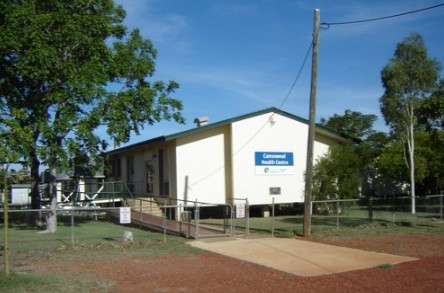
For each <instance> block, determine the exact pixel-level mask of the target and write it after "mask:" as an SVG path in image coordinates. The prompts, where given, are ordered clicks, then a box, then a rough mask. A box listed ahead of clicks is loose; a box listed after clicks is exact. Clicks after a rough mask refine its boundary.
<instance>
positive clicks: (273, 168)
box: [254, 152, 294, 175]
mask: <svg viewBox="0 0 444 293" xmlns="http://www.w3.org/2000/svg"><path fill="white" fill-rule="evenodd" d="M254 158H255V166H256V174H262V175H267V174H294V160H293V153H291V152H255V153H254Z"/></svg>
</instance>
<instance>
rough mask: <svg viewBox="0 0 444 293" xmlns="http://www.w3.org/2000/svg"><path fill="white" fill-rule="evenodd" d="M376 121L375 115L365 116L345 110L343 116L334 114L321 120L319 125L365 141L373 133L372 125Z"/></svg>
mask: <svg viewBox="0 0 444 293" xmlns="http://www.w3.org/2000/svg"><path fill="white" fill-rule="evenodd" d="M376 119H377V117H376V115H372V114H370V115H365V114H362V113H360V112H356V111H352V110H350V109H347V110H345V112H344V115H338V114H334V115H333V116H332V117H330V118H329V119H328V120H326V119H324V118H321V124H322V125H324V126H326V127H328V128H331V129H334V130H336V131H338V132H340V133H344V134H347V135H349V136H351V137H355V138H359V139H365V138H366V137H368V136H369V135H372V134H373V133H375V131H374V130H373V123H374V122H375V121H376Z"/></svg>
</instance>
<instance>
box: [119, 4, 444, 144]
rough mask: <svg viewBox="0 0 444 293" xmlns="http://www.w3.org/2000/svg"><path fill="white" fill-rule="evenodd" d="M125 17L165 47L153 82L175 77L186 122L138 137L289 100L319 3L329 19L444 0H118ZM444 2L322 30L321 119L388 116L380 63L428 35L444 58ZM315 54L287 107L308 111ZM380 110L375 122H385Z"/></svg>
mask: <svg viewBox="0 0 444 293" xmlns="http://www.w3.org/2000/svg"><path fill="white" fill-rule="evenodd" d="M117 2H118V3H120V4H122V5H123V7H124V8H125V10H126V11H127V18H126V20H125V25H127V26H128V28H139V29H140V31H141V34H142V35H143V36H144V37H145V38H149V39H151V40H152V41H153V43H154V46H155V47H156V49H157V50H158V52H159V53H158V57H157V59H156V73H155V75H154V77H153V79H154V80H166V81H167V80H175V81H176V82H178V83H179V84H180V89H178V90H177V91H176V93H175V94H174V95H173V96H174V97H175V98H178V99H180V100H181V101H182V102H183V104H184V110H183V115H184V117H185V118H186V124H185V125H178V124H176V123H173V122H162V123H159V124H156V125H154V126H147V127H146V128H145V129H144V130H143V131H142V133H141V135H140V136H135V135H134V136H133V137H132V139H131V141H130V143H135V142H138V141H141V140H146V139H149V138H153V137H157V136H160V135H166V134H172V133H175V132H178V131H182V130H187V129H190V128H193V127H195V125H194V123H193V120H194V118H196V117H199V116H208V117H209V118H210V123H211V122H217V121H221V120H224V119H228V118H231V117H235V116H238V115H243V114H247V113H250V112H254V111H257V110H262V109H264V108H268V107H280V105H281V104H282V102H283V101H284V99H285V98H286V96H287V94H288V92H289V90H290V87H291V85H292V84H293V82H294V81H295V78H296V76H297V74H298V72H299V69H300V67H301V65H302V63H303V60H304V57H305V55H306V53H307V50H308V48H309V45H310V43H311V40H312V32H313V18H314V16H313V13H314V12H313V11H314V9H315V8H319V9H320V15H321V22H342V21H353V20H361V19H369V18H375V17H382V16H388V15H393V14H398V13H403V12H407V11H411V10H416V9H421V8H425V7H429V6H433V5H436V4H440V3H442V2H444V1H442V0H437V1H433V0H430V1H423V0H390V1H387V0H383V1H380V0H371V1H370V0H368V1H364V0H361V1H357V0H348V1H347V0H336V1H331V0H323V1H322V0H317V1H316V0H315V1H298V0H255V1H253V0H250V1H247V0H244V1H243V0H212V1H210V0H187V1H186V0H118V1H117ZM443 28H444V6H441V7H439V8H436V9H433V10H428V11H424V12H419V13H415V14H410V15H407V16H402V17H398V18H393V19H388V20H383V21H377V22H368V23H361V24H351V25H341V26H331V27H330V28H329V29H328V30H321V32H320V40H319V68H318V90H317V93H318V94H317V106H316V117H317V121H319V119H320V118H321V117H323V118H328V117H330V116H332V115H334V114H336V113H337V114H343V113H344V111H345V110H346V109H351V110H353V111H359V112H361V113H364V114H375V115H378V116H379V117H380V111H379V98H380V96H381V95H382V94H383V88H382V85H381V80H380V72H381V69H382V68H383V67H384V66H385V65H386V64H387V62H388V61H389V59H390V58H391V57H392V56H393V53H394V50H395V47H396V45H397V44H398V43H399V42H401V41H402V40H403V39H404V38H405V37H407V36H408V35H409V34H410V33H412V32H418V33H420V34H421V35H422V36H423V37H424V39H425V43H426V46H427V48H428V50H429V56H430V57H432V58H435V59H436V60H437V61H439V62H440V63H441V64H444V34H443V32H442V30H443ZM310 75H311V53H310V57H309V59H308V60H307V63H306V65H305V67H304V69H303V71H302V73H301V75H300V78H299V80H298V81H297V83H296V86H295V87H294V89H293V90H292V92H291V94H290V96H289V97H288V99H287V101H286V102H285V103H284V105H283V106H282V107H281V109H282V110H284V111H287V112H290V113H292V114H294V115H298V116H300V117H303V118H308V105H309V96H310ZM384 124H385V123H384V120H383V118H382V117H380V118H379V119H378V121H377V123H376V124H375V128H377V129H378V130H385V129H386V128H385V126H384Z"/></svg>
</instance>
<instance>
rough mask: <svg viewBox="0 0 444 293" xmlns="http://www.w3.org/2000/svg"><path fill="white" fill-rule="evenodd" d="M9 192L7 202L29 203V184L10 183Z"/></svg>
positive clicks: (16, 203)
mask: <svg viewBox="0 0 444 293" xmlns="http://www.w3.org/2000/svg"><path fill="white" fill-rule="evenodd" d="M10 188H11V189H10V192H9V203H10V204H15V205H27V204H30V203H31V198H30V197H29V194H30V193H31V184H12V185H11V187H10Z"/></svg>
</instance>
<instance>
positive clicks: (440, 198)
mask: <svg viewBox="0 0 444 293" xmlns="http://www.w3.org/2000/svg"><path fill="white" fill-rule="evenodd" d="M442 197H443V195H442V191H441V196H440V197H439V201H440V203H441V220H442Z"/></svg>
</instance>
